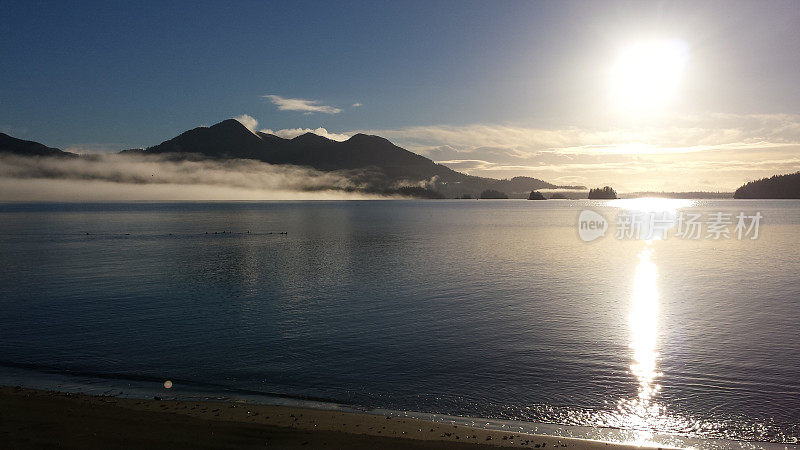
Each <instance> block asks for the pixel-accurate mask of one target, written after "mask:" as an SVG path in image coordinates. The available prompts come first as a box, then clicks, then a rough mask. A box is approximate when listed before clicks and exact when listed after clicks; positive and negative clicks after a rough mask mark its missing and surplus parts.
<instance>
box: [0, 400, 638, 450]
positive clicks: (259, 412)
mask: <svg viewBox="0 0 800 450" xmlns="http://www.w3.org/2000/svg"><path fill="white" fill-rule="evenodd" d="M53 447H59V448H82V449H85V448H90V449H95V448H97V449H100V448H103V449H105V448H144V447H147V448H151V449H153V448H251V447H258V448H281V449H295V448H298V449H299V448H302V449H309V448H325V449H338V448H341V449H374V448H381V449H484V448H485V449H489V448H492V449H495V448H498V447H515V448H570V449H611V448H614V449H617V448H637V447H635V446H626V445H619V444H609V443H604V442H596V441H588V440H581V439H568V438H558V437H551V436H540V435H530V434H521V433H511V432H502V431H492V430H485V429H482V428H469V427H464V426H456V425H450V424H442V423H436V422H429V421H425V420H419V419H412V418H403V417H387V416H377V415H373V414H366V413H364V414H360V413H350V412H339V411H326V410H315V409H305V408H296V407H287V406H272V405H252V404H247V403H233V402H228V403H223V402H194V401H179V400H138V399H125V398H117V397H110V396H92V395H85V394H69V393H62V392H51V391H41V390H34V389H22V388H15V387H5V386H0V449H17V448H19V449H23V448H24V449H28V448H53Z"/></svg>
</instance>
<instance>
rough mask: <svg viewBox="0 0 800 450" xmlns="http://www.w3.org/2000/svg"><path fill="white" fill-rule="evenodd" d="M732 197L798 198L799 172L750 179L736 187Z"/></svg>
mask: <svg viewBox="0 0 800 450" xmlns="http://www.w3.org/2000/svg"><path fill="white" fill-rule="evenodd" d="M733 198H738V199H747V198H800V172H796V173H790V174H787V175H775V176H772V177H770V178H762V179H760V180H756V181H751V182H749V183H747V184H745V185H744V186H742V187H740V188H739V189H737V190H736V192H734V194H733Z"/></svg>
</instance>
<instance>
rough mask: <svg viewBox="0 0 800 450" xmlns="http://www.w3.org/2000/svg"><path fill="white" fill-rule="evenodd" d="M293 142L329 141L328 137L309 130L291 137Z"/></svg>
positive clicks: (318, 142)
mask: <svg viewBox="0 0 800 450" xmlns="http://www.w3.org/2000/svg"><path fill="white" fill-rule="evenodd" d="M291 140H292V141H293V142H296V143H302V144H327V143H329V142H331V140H330V139H328V138H326V137H324V136H320V135H318V134H314V133H312V132H310V131H308V132H306V133H303V134H301V135H300V136H296V137H294V138H292V139H291Z"/></svg>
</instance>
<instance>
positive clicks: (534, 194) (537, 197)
mask: <svg viewBox="0 0 800 450" xmlns="http://www.w3.org/2000/svg"><path fill="white" fill-rule="evenodd" d="M528 200H547V197H545V196H544V195H542V193H541V192H539V191H531V193H530V195H528Z"/></svg>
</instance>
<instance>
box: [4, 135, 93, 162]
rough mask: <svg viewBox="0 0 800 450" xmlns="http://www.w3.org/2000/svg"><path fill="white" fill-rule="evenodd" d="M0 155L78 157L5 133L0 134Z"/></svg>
mask: <svg viewBox="0 0 800 450" xmlns="http://www.w3.org/2000/svg"><path fill="white" fill-rule="evenodd" d="M0 153H12V154H14V155H20V156H61V157H76V156H78V155H76V154H75V153H70V152H65V151H61V150H59V149H57V148H53V147H48V146H46V145H43V144H40V143H38V142H33V141H24V140H22V139H17V138H15V137H12V136H9V135H7V134H5V133H0Z"/></svg>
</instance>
